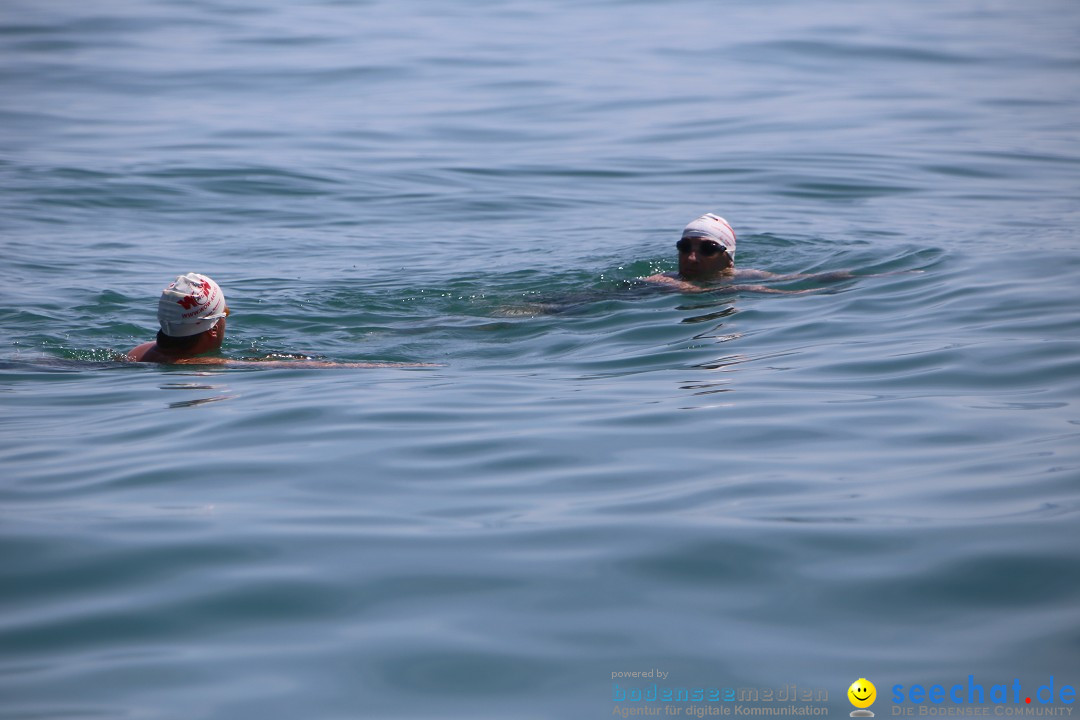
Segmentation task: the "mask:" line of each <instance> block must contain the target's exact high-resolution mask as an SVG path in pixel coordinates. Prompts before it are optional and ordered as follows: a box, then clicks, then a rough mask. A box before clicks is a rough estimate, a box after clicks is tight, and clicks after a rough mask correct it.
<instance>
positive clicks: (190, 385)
mask: <svg viewBox="0 0 1080 720" xmlns="http://www.w3.org/2000/svg"><path fill="white" fill-rule="evenodd" d="M196 374H201V373H196ZM205 374H209V373H205ZM159 387H160V388H161V389H162V390H182V391H191V390H212V391H214V392H217V393H219V394H217V395H212V396H210V397H202V398H192V399H191V400H176V401H174V402H170V403H169V405H168V406H169V407H170V408H189V407H198V406H199V405H206V404H207V403H215V402H221V401H222V400H232V399H234V398H236V397H239V396H238V395H236V394H229V388H228V386H226V385H204V384H201V383H197V382H170V383H165V384H163V385H160V386H159Z"/></svg>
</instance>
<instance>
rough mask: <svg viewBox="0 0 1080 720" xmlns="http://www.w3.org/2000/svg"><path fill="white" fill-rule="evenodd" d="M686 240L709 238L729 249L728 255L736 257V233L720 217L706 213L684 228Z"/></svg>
mask: <svg viewBox="0 0 1080 720" xmlns="http://www.w3.org/2000/svg"><path fill="white" fill-rule="evenodd" d="M682 236H683V237H684V238H708V239H710V240H715V241H716V242H718V243H720V244H721V245H723V246H724V247H725V248H727V252H728V255H730V256H731V257H733V258H734V257H735V231H734V230H732V229H731V225H729V224H728V221H727V220H725V219H724V218H722V217H720V216H719V215H713V214H712V213H706V214H704V215H702V216H701V217H699V218H698V219H697V220H694V221H693V222H692V223H690V224H689V225H687V226H686V227H685V228H683V231H682Z"/></svg>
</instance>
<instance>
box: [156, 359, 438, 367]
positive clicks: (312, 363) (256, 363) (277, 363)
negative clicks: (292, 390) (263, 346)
mask: <svg viewBox="0 0 1080 720" xmlns="http://www.w3.org/2000/svg"><path fill="white" fill-rule="evenodd" d="M173 364H174V365H228V366H229V367H261V368H263V367H272V368H418V367H441V366H440V365H436V364H434V363H389V362H387V363H371V362H333V361H330V360H254V359H252V360H233V359H231V358H223V357H193V358H181V359H180V360H177V361H176V362H175V363H173Z"/></svg>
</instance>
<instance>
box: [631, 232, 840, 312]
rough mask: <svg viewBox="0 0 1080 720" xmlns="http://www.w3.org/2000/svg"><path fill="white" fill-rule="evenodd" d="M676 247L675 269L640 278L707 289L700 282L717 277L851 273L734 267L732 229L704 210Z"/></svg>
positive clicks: (824, 277)
mask: <svg viewBox="0 0 1080 720" xmlns="http://www.w3.org/2000/svg"><path fill="white" fill-rule="evenodd" d="M675 248H676V249H677V250H678V251H679V269H678V270H677V271H676V272H670V273H662V274H658V275H650V276H649V277H646V278H642V280H644V281H646V282H649V283H654V284H657V285H665V286H668V287H672V288H675V289H678V290H682V291H683V292H708V291H709V290H715V289H716V288H715V286H710V285H703V284H701V283H708V282H712V281H716V280H727V279H731V280H749V279H755V280H766V279H771V280H794V279H799V278H809V277H813V278H815V279H820V280H843V279H847V278H850V277H854V276H853V275H852V274H851V273H849V272H846V271H842V272H835V273H826V274H824V275H813V276H811V275H778V274H776V273H771V272H765V271H764V270H736V269H735V231H734V230H732V228H731V225H730V224H728V221H727V220H725V219H724V218H722V217H720V216H719V215H714V214H713V213H707V214H705V215H702V216H701V217H699V218H698V219H696V220H694V221H693V222H691V223H690V224H689V225H687V226H686V227H685V228H684V229H683V232H682V237H681V238H680V239H679V241H678V242H677V243H675ZM724 289H725V290H736V291H738V290H747V291H752V292H766V293H783V294H798V293H805V292H811V290H781V289H778V288H770V287H766V286H764V285H725V286H724Z"/></svg>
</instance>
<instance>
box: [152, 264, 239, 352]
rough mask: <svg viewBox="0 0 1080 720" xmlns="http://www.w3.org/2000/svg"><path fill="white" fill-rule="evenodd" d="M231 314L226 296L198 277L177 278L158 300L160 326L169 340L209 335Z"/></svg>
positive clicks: (183, 276) (203, 278) (219, 289)
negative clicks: (226, 302)
mask: <svg viewBox="0 0 1080 720" xmlns="http://www.w3.org/2000/svg"><path fill="white" fill-rule="evenodd" d="M228 314H229V310H228V308H227V307H226V306H225V293H223V292H222V291H221V288H220V287H218V284H217V283H216V282H214V281H213V280H211V279H210V278H208V277H206V276H205V275H199V274H198V273H187V274H186V275H180V276H179V277H177V278H176V280H174V281H173V282H172V284H170V285H169V287H167V288H165V289H164V290H163V291H162V292H161V299H160V300H158V322H159V323H160V324H161V331H162V332H163V333H165V334H166V335H168V336H170V337H175V338H179V337H188V336H190V335H198V334H199V333H202V332H206V331H207V330H209V329H211V328H212V327H214V326H215V325H217V323H218V322H219V321H220V320H221V319H222V318H224V317H225V316H226V315H228Z"/></svg>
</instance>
